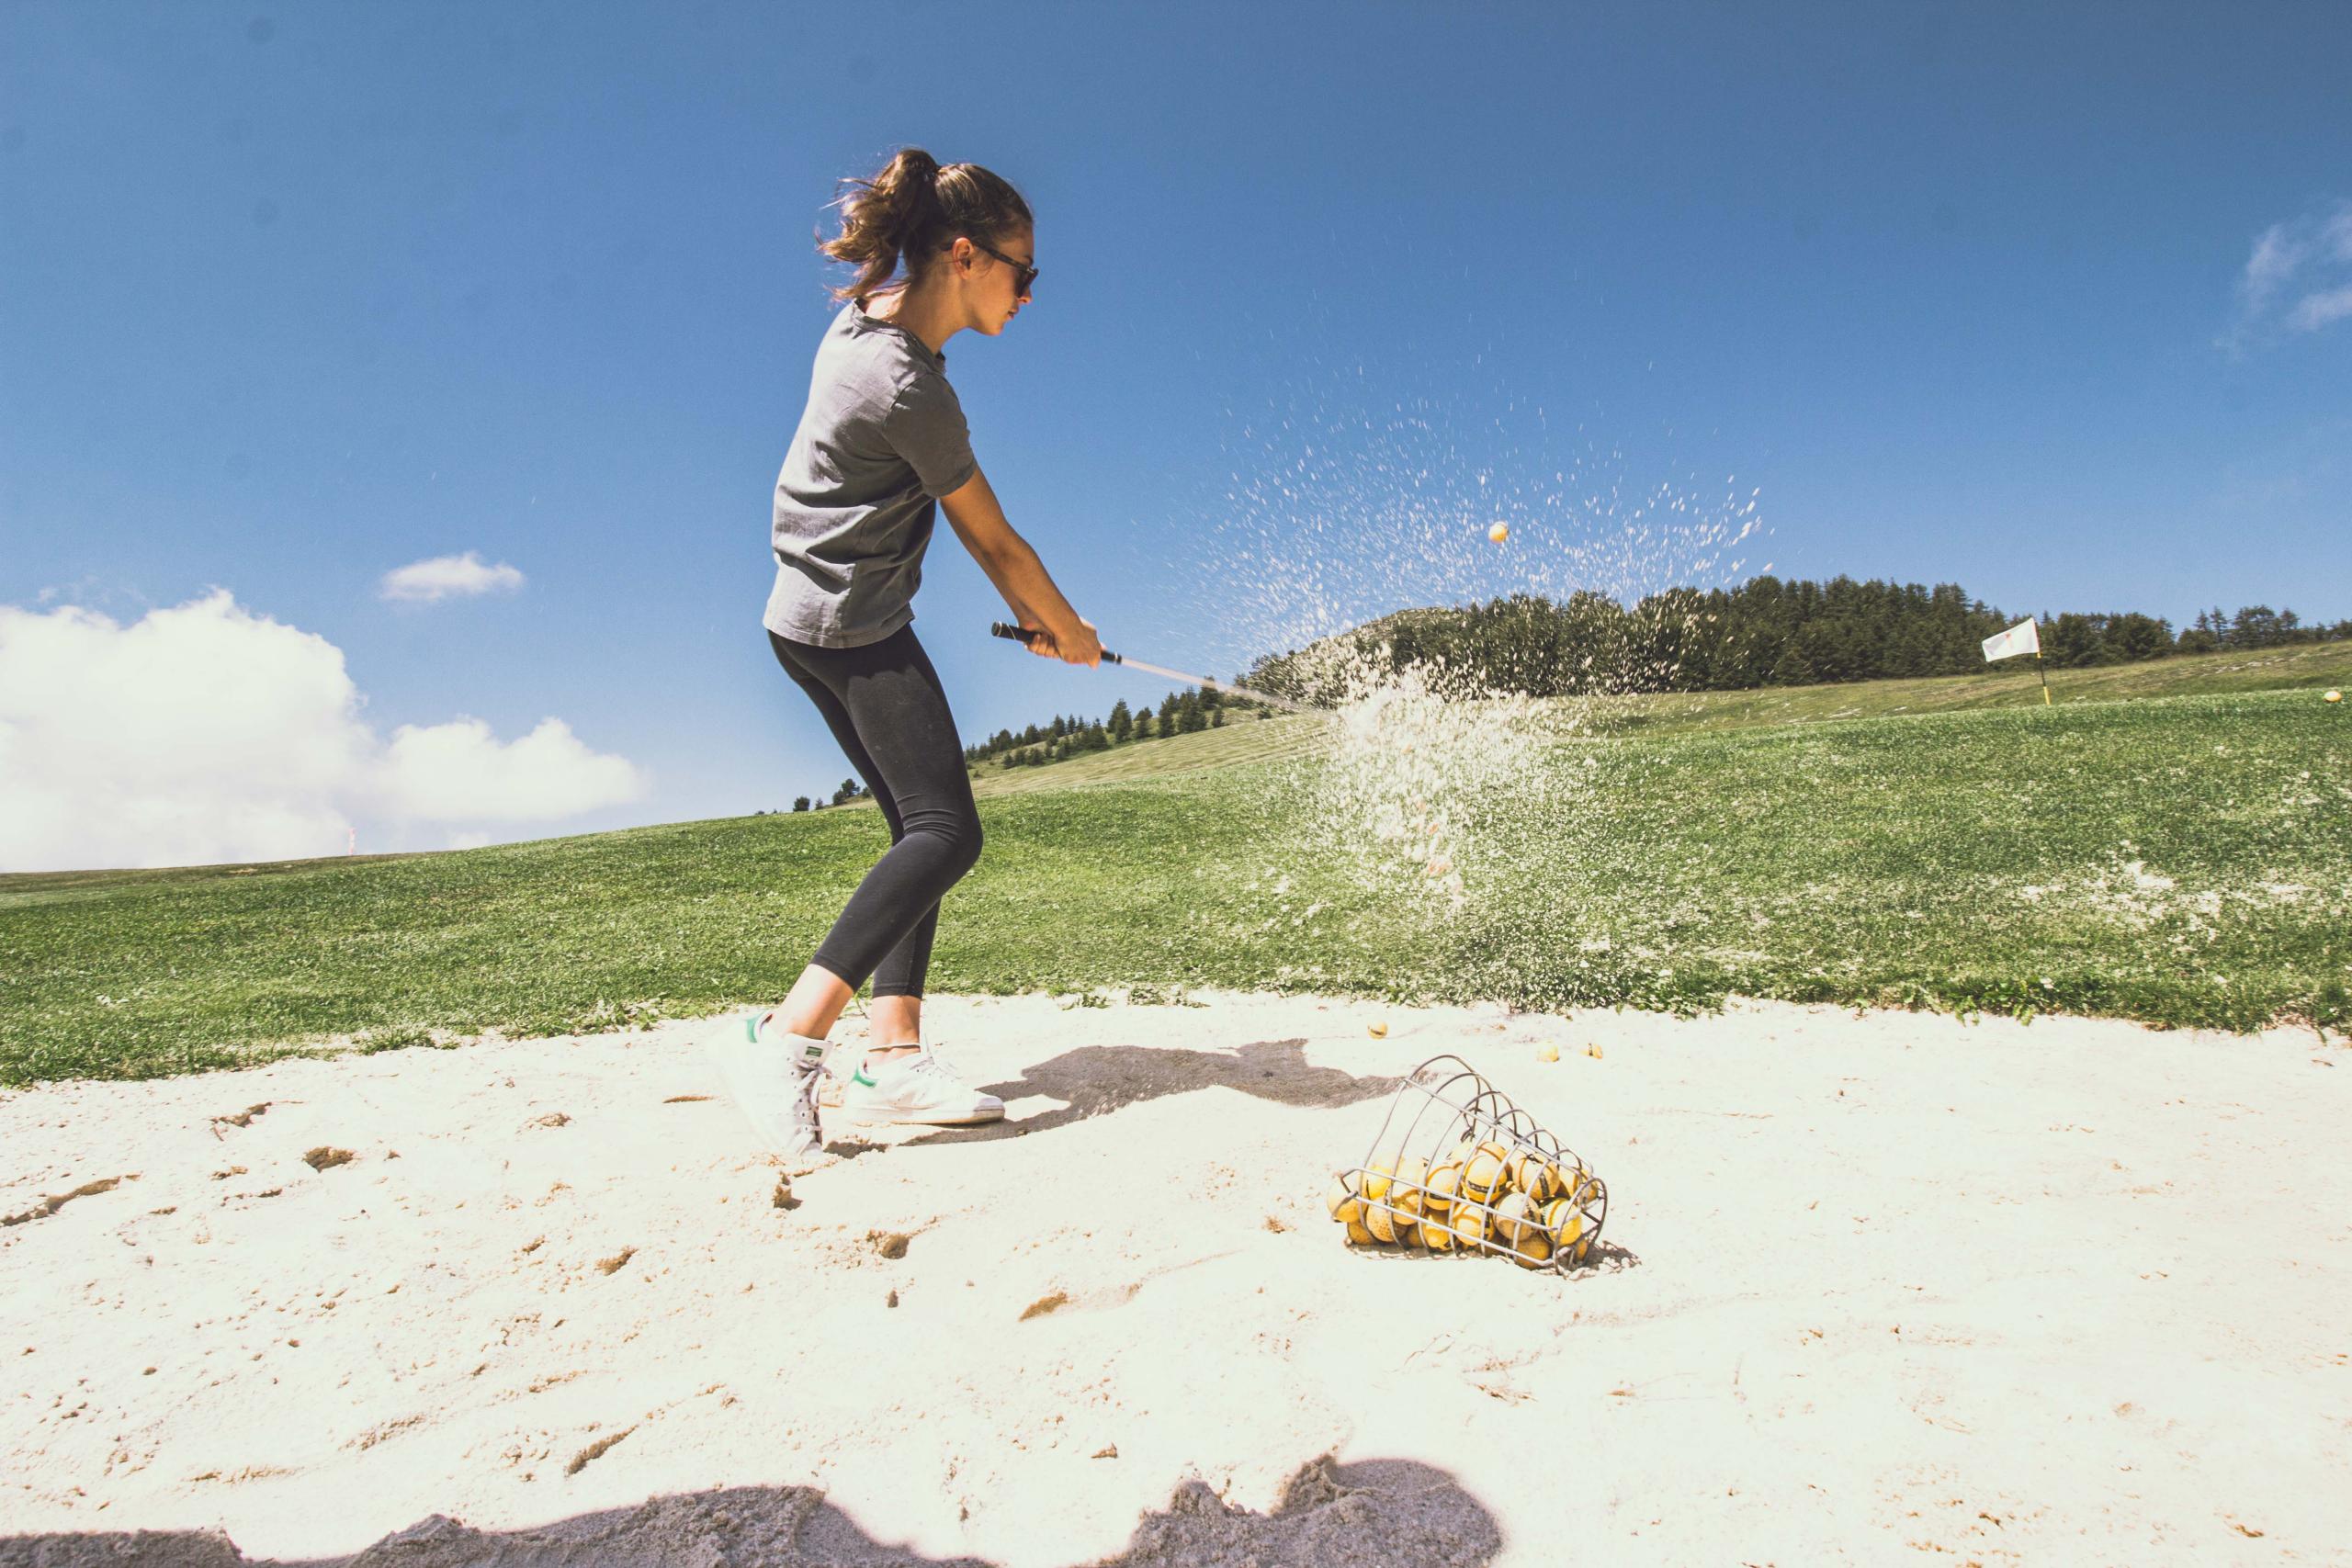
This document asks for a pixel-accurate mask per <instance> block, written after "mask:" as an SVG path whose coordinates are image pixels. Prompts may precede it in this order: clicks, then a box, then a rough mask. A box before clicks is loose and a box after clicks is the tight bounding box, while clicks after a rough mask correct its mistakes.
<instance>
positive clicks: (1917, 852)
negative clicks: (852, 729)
mask: <svg viewBox="0 0 2352 1568" xmlns="http://www.w3.org/2000/svg"><path fill="white" fill-rule="evenodd" d="M2323 655H2324V656H2328V657H2322V656H2323ZM2347 662H2352V649H2337V648H2333V647H2327V646H2322V647H2321V648H2318V649H2294V650H2290V651H2289V652H2288V653H2286V654H2282V655H2280V656H2278V657H2276V658H2266V659H2264V660H2235V661H2232V660H2225V659H2205V660H2169V661H2165V662H2164V663H2162V664H2157V665H2147V666H2131V667H2125V668H2124V670H2123V671H2094V672H2089V674H2078V675H2077V676H2075V677H2071V678H2062V680H2061V682H2059V684H2060V687H2061V693H2060V694H2061V695H2062V697H2064V699H2065V701H2064V703H2063V704H2062V705H2060V706H2058V707H2056V708H2054V709H2049V710H2044V709H2042V708H2041V707H2040V705H2038V703H2035V702H2033V701H2031V700H2030V699H2031V698H2032V696H2033V695H2034V694H2033V691H2032V681H2033V678H2032V675H2031V673H2030V671H2028V672H2026V673H2025V674H2024V676H2023V678H2022V680H2020V679H2018V678H2017V677H2016V676H2014V675H2009V674H2003V675H1999V676H1988V677H1968V678H1962V679H1960V680H1955V681H1949V682H1880V683H1874V684H1871V685H1868V686H1839V687H1825V688H1810V689H1803V690H1791V691H1775V692H1767V693H1749V694H1732V695H1715V696H1679V697H1668V698H1653V699H1646V700H1644V701H1639V702H1635V701H1628V702H1624V703H1621V704H1618V705H1614V706H1613V707H1611V709H1609V710H1607V711H1602V712H1600V713H1598V714H1597V715H1596V714H1591V713H1587V714H1584V715H1580V716H1578V717H1580V718H1586V719H1596V720H1597V728H1598V735H1597V737H1591V736H1589V735H1588V734H1587V732H1586V731H1585V730H1583V729H1581V728H1577V727H1576V726H1573V725H1571V724H1570V723H1568V722H1567V717H1566V716H1563V719H1562V723H1561V727H1560V728H1561V729H1562V731H1563V734H1564V736H1567V737H1569V738H1565V739H1560V740H1559V741H1557V742H1556V743H1555V744H1553V745H1552V746H1550V747H1549V748H1547V749H1546V750H1544V753H1543V761H1542V765H1541V766H1540V767H1539V768H1537V769H1536V770H1535V771H1534V773H1533V774H1532V776H1531V777H1529V778H1527V779H1526V780H1525V781H1524V782H1523V785H1522V787H1521V788H1519V789H1517V790H1516V791H1514V792H1513V793H1512V795H1511V796H1510V798H1507V799H1495V800H1491V801H1488V802H1485V803H1483V809H1484V811H1485V815H1486V817H1487V821H1486V822H1485V823H1484V824H1483V829H1482V832H1481V834H1480V836H1479V838H1478V840H1477V841H1478V842H1479V843H1480V845H1481V846H1482V849H1481V851H1480V858H1479V860H1478V862H1477V863H1476V864H1475V865H1473V866H1470V867H1468V868H1467V869H1468V870H1469V871H1470V872H1472V874H1473V875H1472V887H1473V890H1474V892H1475V893H1476V897H1473V898H1472V900H1471V901H1470V903H1469V905H1468V907H1467V908H1464V910H1462V911H1461V912H1460V913H1459V914H1456V915H1453V916H1451V917H1447V918H1435V917H1428V916H1424V915H1421V914H1419V913H1417V912H1415V906H1414V905H1413V903H1412V901H1411V900H1408V899H1398V898H1395V897H1390V896H1389V894H1388V891H1387V890H1385V889H1383V888H1382V887H1381V886H1379V885H1378V884H1376V883H1371V884H1367V883H1366V882H1364V881H1363V880H1362V879H1360V878H1357V877H1354V876H1351V874H1349V868H1348V866H1347V865H1346V863H1344V861H1343V860H1342V859H1341V858H1340V857H1335V856H1332V855H1330V854H1329V853H1328V852H1322V851H1320V850H1318V849H1317V848H1316V847H1315V846H1314V845H1313V844H1312V843H1311V842H1310V840H1309V838H1308V835H1307V829H1306V823H1305V821H1304V819H1303V818H1302V815H1301V811H1300V808H1299V805H1298V802H1299V799H1300V791H1301V789H1302V788H1303V784H1304V773H1303V770H1308V769H1312V768H1313V767H1314V766H1315V765H1316V764H1315V760H1314V757H1313V754H1312V753H1313V751H1314V749H1315V746H1316V743H1317V737H1316V725H1317V721H1314V720H1300V719H1288V718H1285V719H1279V720H1266V721H1257V720H1252V721H1248V722H1245V723H1242V724H1239V725H1232V726H1227V728H1223V729H1217V730H1211V731H1207V732H1204V733H1203V734H1198V735H1193V736H1184V737H1177V738H1172V739H1168V740H1164V741H1153V742H1149V743H1147V744H1144V745H1140V746H1135V747H1130V748H1124V749H1120V750H1114V751H1111V752H1107V753H1096V754H1093V755H1091V756H1088V757H1084V758H1080V759H1076V760H1073V761H1069V762H1067V763H1063V764H1059V765H1057V766H1055V767H1051V768H1042V769H1031V770H1016V771H1014V772H1013V773H1010V774H1001V773H999V774H994V775H992V776H989V777H986V778H984V779H983V780H982V784H981V794H982V795H983V806H982V810H983V818H984V820H985V822H986V824H987V829H988V833H989V851H988V852H987V853H986V854H985V855H984V857H983V859H982V861H981V864H980V867H979V869H978V871H977V872H975V873H974V874H973V875H972V876H971V877H970V878H969V879H968V880H967V882H966V883H965V884H963V885H962V886H959V887H958V888H957V890H956V892H955V893H954V894H952V895H951V896H950V897H949V901H948V903H947V905H946V918H945V919H944V921H943V924H942V929H941V934H940V942H939V947H938V950H937V953H936V955H935V958H934V963H933V974H932V983H933V987H934V988H935V989H938V990H942V991H983V992H1008V991H1019V990H1027V989H1036V988H1048V989H1052V990H1056V991H1061V992H1071V991H1087V990H1090V989H1093V988H1098V987H1129V986H1142V987H1156V988H1161V989H1168V988H1181V987H1198V986H1216V987H1277V988H1288V989H1317V990H1330V991H1340V992H1351V993H1357V994H1364V995H1374V996H1396V997H1408V998H1418V997H1426V998H1438V999H1469V998H1496V999H1501V1000H1504V1001H1509V1002H1511V1003H1514V1004H1518V1005H1522V1006H1528V1007H1545V1008H1565V1007H1586V1006H1596V1005H1608V1004H1618V1003H1634V1004H1639V1005H1644V1006H1653V1007H1665V1008H1672V1009H1681V1010H1688V1009H1698V1008H1705V1007H1709V1006H1713V1005H1716V1004H1718V1003H1720V1001H1721V1000H1722V999H1723V998H1724V997H1725V996H1726V995H1730V994H1747V995H1757V996H1770V997H1781V998H1792V999H1801V1000H1837V1001H1841V1002H1855V1003H1866V1002H1876V1003H1891V1004H1895V1005H1907V1006H1918V1007H1934V1008H1940V1009H1953V1010H1999V1011H2004V1012H2011V1013H2022V1014H2027V1015H2030V1014H2032V1013H2034V1012H2037V1011H2041V1012H2047V1011H2061V1010H2063V1011H2079V1012H2096V1013H2105V1014H2111V1015H2117V1016H2123V1017H2130V1018H2138V1019H2145V1020H2149V1021H2155V1022H2161V1023H2172V1024H2188V1023H2196V1024H2209V1025H2216V1026H2221V1027H2227V1028H2249V1027H2254V1026H2256V1025H2259V1024H2261V1023H2264V1022H2266V1021H2273V1020H2276V1019H2279V1018H2282V1017H2284V1018H2301V1019H2307V1020H2312V1021H2319V1022H2323V1023H2330V1024H2340V1023H2341V1022H2342V1021H2344V1020H2345V1019H2346V1012H2347V1009H2346V983H2347V980H2352V922H2347V921H2346V919H2345V918H2344V913H2343V911H2344V910H2345V909H2346V908H2352V761H2347V758H2348V757H2352V715H2347V714H2346V712H2345V710H2344V709H2343V708H2342V707H2340V706H2338V707H2327V706H2324V705H2322V704H2321V703H2320V702H2319V701H2318V700H2317V697H2316V694H2315V688H2316V686H2317V685H2319V684H2322V683H2339V684H2340V683H2342V682H2343V681H2344V675H2343V674H2342V673H2341V671H2342V670H2343V669H2344V667H2345V665H2346V663H2347ZM2091 675H2096V676H2098V677H2102V678H2105V679H2104V681H2103V682H2102V683H2098V684H2095V683H2094V682H2092V680H2091V678H2090V677H2091ZM2127 676H2129V677H2130V678H2129V679H2126V677H2127ZM2200 680H2201V681H2203V682H2206V683H2207V686H2208V690H2207V691H2206V692H2205V694H2165V693H2166V692H2167V691H2171V692H2178V691H2180V690H2182V689H2183V688H2185V687H2188V686H2193V685H2195V684H2196V683H2197V682H2199V681H2200ZM2238 682H2244V683H2245V684H2246V685H2247V686H2248V687H2249V688H2254V687H2257V686H2258V685H2259V684H2260V683H2262V682H2267V683H2269V684H2270V685H2272V686H2275V687H2283V688H2285V689H2279V690H2260V689H2245V690H2237V691H2233V690H2232V689H2230V688H2231V687H2232V686H2233V684H2234V683H2238ZM2091 690H2098V691H2102V692H2104V693H2105V694H2106V696H2107V699H2108V700H2103V701H2088V700H2083V699H2084V694H2085V692H2086V691H2091ZM2122 699H2131V700H2122ZM1833 719H1834V720H1836V721H1837V722H1829V721H1830V720H1833ZM883 843H884V832H883V827H882V824H881V821H880V819H879V818H878V816H877V814H876V813H875V812H873V811H872V810H871V809H847V810H837V811H826V812H821V813H816V814H813V815H805V816H771V817H760V818H733V819H727V820H719V821H711V822H698V823H684V824H674V825H670V826H664V827H659V828H647V829H634V830H631V831H628V832H620V833H608V834H600V835H595V836H591V837H584V838H577V839H561V840H544V841H541V842H537V843H531V844H520V845H513V846H504V847H500V848H493V849H485V850H474V851H466V852H451V853H446V854H435V855H417V856H404V857H387V858H380V859H359V860H343V859H336V860H324V861H311V862H297V863H285V864H273V865H261V866H241V867H213V868H203V869H196V870H186V871H169V872H119V873H80V874H39V875H18V876H8V877H0V1083H6V1084H8V1085H23V1084H26V1083H29V1082H35V1081H40V1080H44V1079H53V1078H64V1077H146V1076H153V1075H158V1074H166V1073H175V1072H184V1071H189V1070H196V1069H201V1068H207V1067H218V1066H229V1065H233V1064H238V1063H243V1062H249V1061H253V1060H255V1059H258V1058H261V1057H266V1056H269V1055H277V1054H283V1053H285V1052H287V1051H288V1050H299V1049H305V1048H314V1047H316V1046H318V1045H320V1044H322V1043H327V1044H334V1045H338V1046H340V1045H347V1044H356V1045H357V1046H358V1047H359V1048H362V1049H380V1048H388V1047H395V1046H402V1045H413V1044H421V1043H427V1042H429V1041H432V1040H435V1039H436V1038H440V1039H447V1038H451V1037H458V1036H463V1035H467V1034H471V1033H477V1032H482V1031H486V1030H490V1029H493V1028H494V1029H498V1030H500V1031H503V1032H506V1033H509V1034H516V1033H560V1032H572V1031H577V1030H582V1029H592V1028H599V1027H609V1026H612V1025H615V1024H617V1023H620V1022H623V1021H628V1020H629V1019H632V1018H649V1017H655V1016H664V1015H676V1014H688V1013H700V1012H707V1011H710V1010H716V1009H718V1008H719V1007H721V1006H725V1005H729V1004H733V1003H741V1002H750V1001H756V1000H762V999H772V998H775V996H777V995H778V994H780V993H781V991H782V990H783V989H784V987H786V985H787V984H788V983H789V981H790V979H791V977H792V976H793V975H794V973H796V972H797V968H798V965H799V964H800V962H801V961H802V959H803V958H804V957H805V955H806V954H807V953H809V951H810V950H811V949H812V948H813V947H814V945H815V943H816V942H817V940H818V938H819V937H820V935H821V934H822V932H823V931H824V929H825V927H826V926H827V925H828V924H829V923H830V921H831V917H832V915H833V914H834V913H835V911H836V910H837V909H838V908H839V907H840V905H841V902H842V899H843V898H845V897H847V895H848V892H849V890H850V888H851V887H852V886H854V885H855V883H856V880H857V878H858V876H859V875H860V874H862V873H863V871H864V869H865V866H866V865H867V864H868V863H870V862H871V861H872V859H873V858H874V856H875V855H876V853H878V852H879V851H880V849H881V848H882V846H883Z"/></svg>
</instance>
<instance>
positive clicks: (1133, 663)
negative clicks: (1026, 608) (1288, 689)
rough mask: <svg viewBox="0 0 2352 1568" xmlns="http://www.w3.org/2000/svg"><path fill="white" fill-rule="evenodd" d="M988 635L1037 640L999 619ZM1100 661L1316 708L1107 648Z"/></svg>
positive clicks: (1257, 699)
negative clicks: (1169, 667)
mask: <svg viewBox="0 0 2352 1568" xmlns="http://www.w3.org/2000/svg"><path fill="white" fill-rule="evenodd" d="M989 635H991V636H993V637H1006V638H1009V639H1011V640H1012V641H1013V642H1018V643H1029V642H1034V641H1035V640H1036V637H1037V636H1038V634H1037V633H1035V632H1034V631H1031V630H1030V629H1029V628H1028V627H1026V626H1008V625H1007V624H1006V623H1004V622H1002V621H998V622H995V623H994V624H992V625H991V626H989ZM1103 662H1104V663H1106V664H1117V665H1123V666H1125V668H1127V669H1129V670H1140V671H1144V672H1145V673H1146V674H1148V675H1164V676H1166V677H1167V678H1168V679H1169V680H1170V681H1189V682H1192V683H1193V685H1195V686H1213V687H1215V688H1216V690H1218V691H1220V692H1224V693H1227V694H1229V695H1232V696H1237V697H1240V698H1242V699H1243V700H1245V701H1248V702H1253V703H1263V704H1265V705H1267V706H1268V707H1275V708H1283V709H1284V710H1286V711H1288V712H1291V713H1314V712H1316V711H1317V710H1316V709H1314V708H1310V707H1308V706H1306V705H1305V704H1304V703H1295V702H1292V701H1291V700H1290V699H1289V698H1288V697H1277V696H1272V695H1270V694H1267V693H1264V692H1253V691H1251V690H1250V688H1249V687H1247V686H1237V685H1235V684H1234V683H1233V682H1230V681H1219V680H1215V679H1213V678H1211V677H1209V676H1207V675H1193V674H1189V673H1187V672H1186V671H1182V670H1170V669H1168V668H1166V667H1165V666H1163V665H1159V664H1147V663H1145V662H1144V661H1143V660H1140V659H1129V658H1127V657H1126V656H1125V655H1124V654H1117V653H1114V652H1112V651H1111V650H1110V649H1107V648H1106V649H1103Z"/></svg>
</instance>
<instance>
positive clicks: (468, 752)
mask: <svg viewBox="0 0 2352 1568" xmlns="http://www.w3.org/2000/svg"><path fill="white" fill-rule="evenodd" d="M381 783H382V787H383V789H384V792H385V797H386V801H387V804H388V806H389V807H390V811H389V814H390V815H391V816H394V817H400V818H408V819H410V820H413V821H419V822H544V821H547V820H548V819H550V818H559V817H576V816H578V815H579V814H580V813H582V812H583V811H594V809H596V807H600V806H609V805H611V804H613V803H614V802H616V801H622V800H630V799H633V798H635V797H636V795H637V794H638V790H639V782H638V776H637V769H636V768H634V767H633V766H631V765H630V763H629V761H628V759H627V758H624V757H610V756H599V755H597V754H596V753H595V752H594V751H591V750H588V748H587V747H585V746H583V745H582V744H581V743H580V739H579V737H577V736H575V735H573V734H572V733H571V726H570V725H568V724H566V723H564V722H563V720H561V719H560V718H543V719H541V720H539V724H538V728H536V729H534V730H532V731H531V733H529V734H528V735H526V736H524V737H523V738H522V739H520V740H514V741H505V742H502V741H500V740H499V739H498V738H497V737H496V736H494V735H492V733H491V732H490V726H488V725H486V724H484V723H483V722H482V721H481V720H480V719H478V718H460V719H456V720H453V721H452V722H450V723H448V724H435V725H431V726H428V727H425V728H418V727H416V726H414V725H405V724H404V725H402V726H401V728H399V729H397V730H395V731H393V733H392V744H391V747H390V750H389V751H388V752H387V754H386V756H385V759H384V769H383V773H382V778H381Z"/></svg>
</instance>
